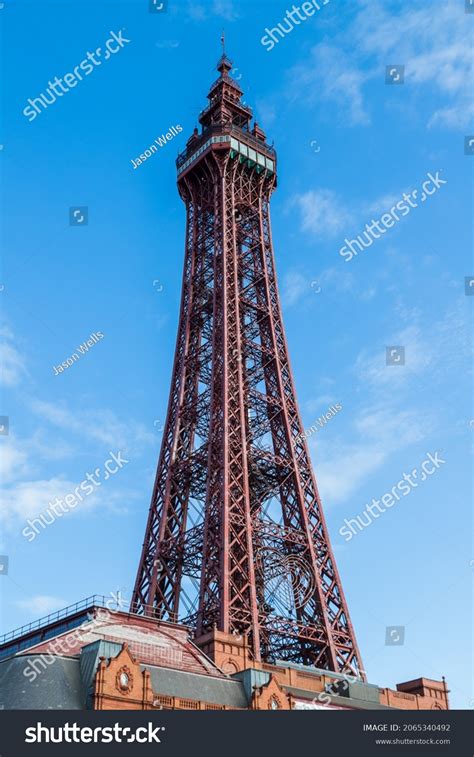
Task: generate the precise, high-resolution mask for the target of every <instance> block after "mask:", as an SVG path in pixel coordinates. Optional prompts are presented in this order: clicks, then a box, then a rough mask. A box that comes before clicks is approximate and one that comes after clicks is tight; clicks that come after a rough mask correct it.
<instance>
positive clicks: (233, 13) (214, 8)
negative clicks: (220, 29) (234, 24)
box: [187, 0, 239, 21]
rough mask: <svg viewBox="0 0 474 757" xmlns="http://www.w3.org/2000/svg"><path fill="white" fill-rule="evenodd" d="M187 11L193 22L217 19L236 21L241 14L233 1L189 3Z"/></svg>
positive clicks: (207, 0) (219, 0) (216, 0)
mask: <svg viewBox="0 0 474 757" xmlns="http://www.w3.org/2000/svg"><path fill="white" fill-rule="evenodd" d="M187 11H188V15H189V17H190V18H191V19H192V20H193V21H206V20H207V19H208V18H212V17H213V16H214V17H217V18H222V19H223V20H224V21H235V20H236V19H237V18H238V17H239V13H238V11H237V8H236V7H235V4H234V2H233V0H206V2H205V3H204V2H201V3H200V2H194V0H192V1H191V2H188V6H187Z"/></svg>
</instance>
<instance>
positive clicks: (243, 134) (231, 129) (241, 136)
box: [176, 124, 276, 168]
mask: <svg viewBox="0 0 474 757" xmlns="http://www.w3.org/2000/svg"><path fill="white" fill-rule="evenodd" d="M214 134H230V136H232V137H235V138H236V139H238V140H242V141H243V142H245V143H246V144H248V145H250V146H251V147H254V148H255V149H256V150H257V151H258V152H262V151H264V152H266V153H268V154H269V155H271V156H272V157H273V158H276V150H275V148H274V147H271V146H270V145H267V143H266V142H262V140H261V139H257V138H256V137H254V136H253V134H252V133H251V132H250V131H247V130H246V129H241V128H240V127H239V126H235V125H234V124H232V125H229V126H227V125H219V124H218V125H217V126H209V127H208V128H207V129H204V131H203V133H202V134H201V135H200V136H199V137H198V138H197V139H196V140H195V141H194V142H193V143H192V144H191V145H190V146H189V147H186V149H185V150H183V152H181V153H180V154H179V155H178V157H177V159H176V166H177V167H178V168H181V166H182V165H183V163H185V162H186V160H187V159H188V158H189V157H190V156H191V155H193V153H195V152H196V150H198V149H199V148H200V147H201V145H203V144H204V142H206V141H207V140H208V139H209V137H212V136H213V135H214Z"/></svg>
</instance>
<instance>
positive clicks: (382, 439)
mask: <svg viewBox="0 0 474 757" xmlns="http://www.w3.org/2000/svg"><path fill="white" fill-rule="evenodd" d="M462 306H463V302H462V301H460V298H458V299H457V300H456V301H454V303H453V304H452V305H451V306H449V307H448V308H447V309H446V311H445V312H444V314H442V316H441V317H440V318H439V319H438V320H437V321H435V322H432V323H428V324H426V325H425V326H424V327H422V326H420V325H419V324H417V323H411V324H410V325H409V326H407V327H405V328H402V329H400V330H399V331H394V332H393V333H387V336H386V339H385V344H386V345H388V344H394V345H401V346H404V347H405V351H406V352H405V358H406V362H405V365H404V366H400V367H391V366H387V365H386V363H385V345H382V346H381V347H380V349H379V350H372V351H369V350H367V349H364V350H362V351H361V352H360V353H359V355H358V356H357V358H356V360H355V364H354V368H353V374H354V382H353V388H354V392H353V397H354V398H356V397H357V395H358V392H359V391H360V394H361V396H363V397H364V402H363V405H362V406H360V407H359V409H358V410H356V411H355V412H354V415H353V419H352V421H351V422H346V425H345V428H344V437H343V438H333V439H331V438H329V439H328V438H327V437H320V438H318V439H314V438H310V440H309V445H310V448H311V449H312V451H313V454H314V458H315V469H316V475H317V478H318V481H319V484H320V488H321V493H322V495H323V499H324V500H325V501H326V502H327V505H328V506H331V505H333V504H339V503H343V502H345V501H347V500H348V499H349V498H350V497H351V496H353V495H354V493H355V492H356V491H357V489H358V488H359V487H360V486H362V485H363V484H364V483H365V482H366V480H368V478H369V477H371V476H373V474H374V473H375V472H376V471H377V470H379V469H380V468H381V467H382V466H383V465H384V464H386V463H387V462H388V461H389V460H390V458H391V457H392V456H393V455H394V454H395V453H396V452H398V451H401V450H404V449H406V448H408V447H410V446H411V445H416V444H419V443H420V442H422V441H423V440H424V439H427V438H428V437H429V436H430V435H432V434H433V433H434V432H435V431H436V430H437V429H439V423H440V420H439V417H438V415H437V404H436V398H439V396H440V395H441V392H442V390H441V387H442V386H443V381H449V380H452V375H453V374H456V373H457V372H461V371H465V365H466V360H467V358H468V356H469V349H470V347H469V345H470V335H469V324H468V322H467V319H466V317H465V312H464V310H463V307H462ZM409 315H410V318H413V313H411V314H409ZM338 399H339V400H340V401H342V404H343V406H345V402H344V397H339V398H338ZM432 400H434V401H435V404H433V402H432ZM322 439H324V442H322Z"/></svg>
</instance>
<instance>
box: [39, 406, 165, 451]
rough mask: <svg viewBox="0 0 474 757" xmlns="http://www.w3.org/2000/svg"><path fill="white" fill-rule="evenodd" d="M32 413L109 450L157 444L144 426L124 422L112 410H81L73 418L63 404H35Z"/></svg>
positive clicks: (72, 414)
mask: <svg viewBox="0 0 474 757" xmlns="http://www.w3.org/2000/svg"><path fill="white" fill-rule="evenodd" d="M31 409H32V410H33V412H34V413H36V415H38V416H40V417H41V418H43V419H44V420H46V421H48V422H49V423H51V424H52V425H53V426H57V427H58V428H62V429H64V430H65V431H67V432H68V436H70V434H71V432H72V433H74V434H77V435H79V436H83V437H86V438H89V439H92V440H93V441H96V442H99V443H100V444H102V445H105V446H106V447H110V448H111V449H112V448H117V449H118V448H120V449H122V450H127V449H131V448H132V447H134V446H137V445H140V444H150V443H153V442H154V441H155V437H154V436H153V434H152V433H151V432H150V431H148V430H147V429H146V428H145V426H143V424H140V423H136V422H134V421H129V422H123V421H120V420H119V419H118V418H117V416H116V415H115V414H114V413H113V412H112V411H110V410H87V409H86V410H82V411H81V413H80V414H77V415H76V414H74V413H73V412H71V411H70V410H69V409H68V408H67V407H66V406H65V405H64V404H62V405H61V404H59V403H52V402H44V401H43V400H32V401H31Z"/></svg>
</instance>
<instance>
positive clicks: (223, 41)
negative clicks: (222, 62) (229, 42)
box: [221, 29, 225, 56]
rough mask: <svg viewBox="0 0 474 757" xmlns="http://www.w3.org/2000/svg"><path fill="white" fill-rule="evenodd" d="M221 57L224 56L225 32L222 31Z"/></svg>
mask: <svg viewBox="0 0 474 757" xmlns="http://www.w3.org/2000/svg"><path fill="white" fill-rule="evenodd" d="M221 45H222V56H225V31H224V29H223V30H222V34H221Z"/></svg>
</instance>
